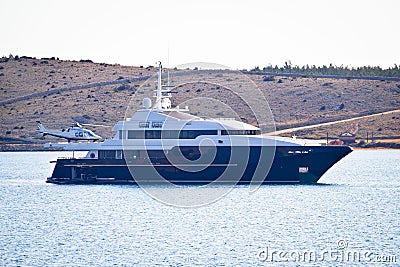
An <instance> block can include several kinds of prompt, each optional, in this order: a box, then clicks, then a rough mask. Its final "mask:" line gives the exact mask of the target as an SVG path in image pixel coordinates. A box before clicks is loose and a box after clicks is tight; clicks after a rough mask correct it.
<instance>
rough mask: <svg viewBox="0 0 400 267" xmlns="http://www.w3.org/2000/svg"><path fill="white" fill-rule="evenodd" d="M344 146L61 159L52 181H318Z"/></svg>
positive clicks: (345, 149)
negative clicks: (118, 157) (117, 157)
mask: <svg viewBox="0 0 400 267" xmlns="http://www.w3.org/2000/svg"><path fill="white" fill-rule="evenodd" d="M350 152H351V148H349V147H346V146H310V147H307V146H296V147H294V146H288V147H276V148H274V147H251V148H249V147H246V148H245V147H241V148H231V147H217V148H212V149H211V148H209V149H208V148H201V149H199V148H198V147H181V148H178V149H176V150H172V151H169V153H168V154H164V152H163V151H149V153H148V155H147V157H143V158H137V157H129V155H130V152H127V153H125V157H123V158H122V159H58V160H57V162H56V166H55V168H54V171H53V174H52V176H51V177H49V178H48V179H47V182H49V183H60V184H61V183H97V184H101V183H108V184H109V183H129V184H131V183H133V184H144V183H151V184H163V183H168V182H172V183H175V184H207V183H211V182H218V183H231V184H232V183H235V184H249V183H258V184H265V183H305V184H313V183H317V181H318V180H319V178H320V177H321V176H322V175H323V174H324V173H325V172H326V171H327V170H328V169H329V168H330V167H332V166H333V165H334V164H335V163H336V162H338V161H339V160H340V159H342V158H343V157H344V156H346V155H347V154H349V153H350Z"/></svg>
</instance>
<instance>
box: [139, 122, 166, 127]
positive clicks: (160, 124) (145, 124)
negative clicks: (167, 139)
mask: <svg viewBox="0 0 400 267" xmlns="http://www.w3.org/2000/svg"><path fill="white" fill-rule="evenodd" d="M150 123H151V124H150ZM150 125H151V127H152V128H162V126H163V122H162V121H153V122H151V121H141V122H139V128H150Z"/></svg>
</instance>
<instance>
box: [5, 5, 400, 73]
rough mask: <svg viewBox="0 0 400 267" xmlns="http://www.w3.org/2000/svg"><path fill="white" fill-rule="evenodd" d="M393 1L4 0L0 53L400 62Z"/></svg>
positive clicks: (127, 61)
mask: <svg viewBox="0 0 400 267" xmlns="http://www.w3.org/2000/svg"><path fill="white" fill-rule="evenodd" d="M399 11H400V1H398V0H376V1H375V0H374V1H372V0H360V1H359V0H331V1H328V0H274V1H269V0H264V1H261V0H260V1H256V0H255V1H252V0H246V1H237V0H230V1H227V0H202V1H200V0H199V1H192V0H185V1H184V0H171V1H167V0H164V1H162V0H153V1H151V0H150V1H133V0H131V1H122V0H113V1H109V0H94V1H93V0H58V1H54V0H0V12H1V15H0V56H8V55H9V54H13V55H19V56H33V57H37V58H41V57H53V56H54V57H59V58H60V59H65V60H80V59H90V60H93V61H94V62H104V63H110V64H121V65H131V66H139V65H144V66H147V65H155V63H156V62H157V61H162V62H163V63H164V66H168V67H175V66H179V65H181V64H186V63H191V62H211V63H217V64H221V65H224V66H227V67H230V68H233V69H251V68H253V67H255V66H260V67H263V66H267V65H273V66H275V65H279V66H282V65H284V62H285V61H289V60H290V62H291V63H292V64H294V65H299V66H302V65H305V64H309V65H317V66H322V65H329V64H330V63H332V64H334V65H342V64H343V65H344V66H352V67H357V66H368V65H371V66H381V67H384V68H387V67H391V66H394V64H397V65H400V51H399V50H400V34H399V32H400V30H399V29H400V27H399V26H400V20H399Z"/></svg>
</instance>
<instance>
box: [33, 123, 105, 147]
mask: <svg viewBox="0 0 400 267" xmlns="http://www.w3.org/2000/svg"><path fill="white" fill-rule="evenodd" d="M36 123H37V124H38V127H39V130H37V131H36V132H37V133H42V134H43V136H46V135H52V136H56V137H59V138H64V139H67V140H68V143H69V142H71V140H76V141H78V140H85V141H93V142H95V141H97V140H100V139H102V138H101V137H100V136H99V135H97V134H95V133H93V132H92V131H91V130H88V129H85V128H83V127H82V125H80V124H79V123H78V122H75V123H74V124H73V125H72V126H71V127H69V128H68V129H66V130H65V129H62V130H47V129H46V128H45V127H44V126H43V124H42V123H41V122H40V121H36Z"/></svg>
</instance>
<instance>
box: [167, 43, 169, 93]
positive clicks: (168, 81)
mask: <svg viewBox="0 0 400 267" xmlns="http://www.w3.org/2000/svg"><path fill="white" fill-rule="evenodd" d="M167 85H168V86H169V41H168V57H167Z"/></svg>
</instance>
